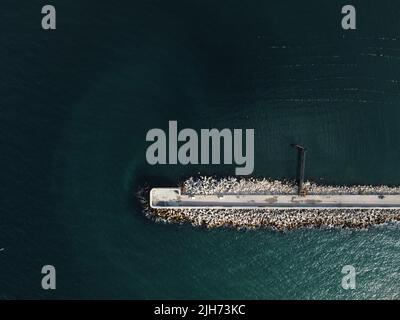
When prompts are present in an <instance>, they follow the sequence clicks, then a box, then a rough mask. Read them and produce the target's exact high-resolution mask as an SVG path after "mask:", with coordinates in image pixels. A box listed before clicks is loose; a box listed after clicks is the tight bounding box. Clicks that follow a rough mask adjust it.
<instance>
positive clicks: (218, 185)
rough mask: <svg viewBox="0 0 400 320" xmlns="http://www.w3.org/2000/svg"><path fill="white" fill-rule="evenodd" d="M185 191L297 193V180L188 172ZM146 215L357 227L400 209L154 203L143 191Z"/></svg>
mask: <svg viewBox="0 0 400 320" xmlns="http://www.w3.org/2000/svg"><path fill="white" fill-rule="evenodd" d="M304 187H305V188H306V190H307V194H382V195H388V194H400V187H389V186H362V185H357V186H323V185H318V184H316V183H313V182H306V183H305V184H304ZM181 188H182V193H185V194H189V195H196V194H203V195H209V194H269V195H276V194H297V185H296V183H295V182H292V181H281V180H268V179H254V178H250V179H245V178H241V179H238V178H235V177H229V178H223V179H216V178H213V177H200V178H197V179H195V178H189V179H187V180H185V181H184V182H183V183H182V184H181ZM139 198H140V199H141V202H142V203H143V206H144V213H145V215H146V216H147V217H148V218H150V219H153V220H155V221H157V222H166V223H180V224H183V223H190V224H192V225H193V226H202V227H207V228H216V227H232V228H238V229H243V228H245V229H257V228H272V229H276V230H290V229H298V228H315V227H317V228H355V229H366V228H368V227H371V226H374V225H380V224H384V223H390V222H399V221H400V210H397V209H390V208H388V209H283V210H282V209H281V210H274V209H271V208H265V209H262V208H260V209H233V208H229V209H212V208H210V209H184V208H182V209H168V208H165V209H164V208H163V209H154V208H150V206H149V205H148V201H147V199H148V198H147V197H146V196H144V195H143V193H141V194H140V195H139Z"/></svg>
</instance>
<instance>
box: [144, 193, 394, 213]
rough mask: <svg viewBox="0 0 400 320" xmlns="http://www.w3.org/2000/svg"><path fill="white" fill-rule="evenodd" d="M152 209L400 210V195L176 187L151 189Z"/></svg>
mask: <svg viewBox="0 0 400 320" xmlns="http://www.w3.org/2000/svg"><path fill="white" fill-rule="evenodd" d="M150 207H152V208H155V209H174V208H175V209H179V208H181V209H212V208H215V209H229V208H230V209H260V208H265V209H267V208H269V209H277V210H279V209H400V194H394V195H393V194H392V195H379V194H374V195H371V194H368V195H356V194H348V195H344V194H336V195H335V194H331V195H329V194H319V195H307V196H298V195H287V194H286V195H285V194H282V195H268V194H264V195H260V194H257V195H254V194H247V195H246V194H244V195H232V194H230V195H227V194H224V195H194V196H190V195H186V194H182V193H181V189H179V188H153V189H152V190H151V191H150Z"/></svg>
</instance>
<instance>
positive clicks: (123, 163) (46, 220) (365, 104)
mask: <svg viewBox="0 0 400 320" xmlns="http://www.w3.org/2000/svg"><path fill="white" fill-rule="evenodd" d="M51 3H52V4H53V5H55V6H56V9H57V30H55V31H50V32H48V31H43V30H42V29H41V26H40V21H41V17H42V15H41V13H40V11H41V7H42V6H43V5H44V4H45V3H44V2H43V1H33V0H32V1H22V0H18V1H2V2H1V4H0V6H1V10H0V41H1V46H0V71H1V72H0V248H4V250H3V251H1V252H0V297H1V298H3V299H15V298H35V299H37V298H132V299H138V298H140V299H152V298H170V299H173V298H185V299H191V298H210V299H214V298H216V299H220V298H221V299H225V298H235V299H236V298H238V299H247V298H256V299H281V298H290V299H316V298H322V299H333V298H334V299H350V298H353V299H365V298H367V299H370V298H382V299H383V298H400V268H399V266H400V264H399V261H400V228H399V226H398V225H389V226H381V227H377V228H373V229H371V230H368V231H350V230H297V231H290V232H286V233H279V232H274V231H269V230H258V231H236V230H230V229H218V230H203V229H195V228H192V227H190V226H176V225H162V224H154V223H153V222H151V221H148V220H147V219H146V218H144V216H143V214H142V212H141V208H140V205H139V203H138V202H137V200H136V199H135V197H134V193H135V192H136V191H138V190H139V189H140V188H141V187H143V186H144V185H145V184H150V185H153V186H156V185H159V186H168V185H169V186H174V185H176V184H178V183H179V182H180V181H183V180H184V179H185V178H187V177H189V176H191V175H197V174H198V172H200V173H201V174H208V175H217V176H225V175H232V174H234V167H233V166H224V165H219V166H216V165H214V166H180V165H177V166H159V167H152V166H150V165H148V164H146V160H145V150H146V147H147V145H148V144H147V143H146V142H145V135H146V132H147V131H148V130H149V129H151V128H155V127H160V128H163V129H167V126H168V120H178V124H179V126H180V128H184V127H190V128H194V129H200V128H212V127H216V128H220V129H222V128H224V127H229V128H242V129H245V128H254V129H255V137H256V141H255V170H254V176H256V177H264V176H265V177H272V178H277V179H292V178H294V177H295V173H296V154H295V152H294V151H293V149H292V148H290V147H289V144H290V143H293V142H296V143H303V144H304V145H306V146H307V147H308V149H309V153H308V156H307V157H308V158H307V168H306V176H307V178H308V179H312V180H314V181H319V182H320V183H326V184H346V185H348V184H389V185H399V184H400V170H399V158H400V148H399V137H400V125H399V118H400V4H399V3H398V1H394V0H393V1H366V0H364V1H352V4H353V5H355V7H356V9H357V30H353V31H343V30H342V29H341V27H340V20H341V14H340V10H341V6H342V5H343V4H344V3H343V2H342V1H334V0H329V1H328V0H324V1H322V0H319V1H317V0H312V1H308V0H305V1H294V0H280V1H274V2H272V1H265V0H263V1H238V0H232V1H211V0H210V1H208V0H207V1H197V0H196V1H195V0H190V1H187V0H186V1H183V0H182V1H175V0H171V1H153V0H151V1H150V0H149V1H118V0H115V1H92V0H85V1H59V0H53V1H51ZM45 264H50V265H54V266H55V267H56V270H57V289H56V290H55V291H45V290H42V289H41V286H40V282H41V278H42V275H41V273H40V271H41V268H42V266H43V265H45ZM347 264H351V265H354V267H355V268H356V270H357V272H358V276H357V289H356V290H350V291H346V290H343V289H342V288H341V279H342V274H341V273H340V271H341V269H342V267H343V266H344V265H347Z"/></svg>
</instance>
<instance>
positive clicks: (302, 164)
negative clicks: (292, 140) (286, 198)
mask: <svg viewBox="0 0 400 320" xmlns="http://www.w3.org/2000/svg"><path fill="white" fill-rule="evenodd" d="M292 146H294V147H295V148H297V150H298V151H299V156H298V159H299V167H298V178H297V183H298V191H297V194H298V195H299V196H305V195H306V190H305V189H304V188H303V184H304V170H305V164H306V152H307V149H306V148H304V147H303V146H301V145H299V144H293V145H292Z"/></svg>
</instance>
